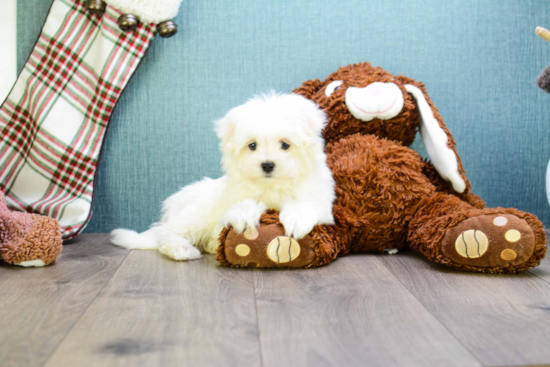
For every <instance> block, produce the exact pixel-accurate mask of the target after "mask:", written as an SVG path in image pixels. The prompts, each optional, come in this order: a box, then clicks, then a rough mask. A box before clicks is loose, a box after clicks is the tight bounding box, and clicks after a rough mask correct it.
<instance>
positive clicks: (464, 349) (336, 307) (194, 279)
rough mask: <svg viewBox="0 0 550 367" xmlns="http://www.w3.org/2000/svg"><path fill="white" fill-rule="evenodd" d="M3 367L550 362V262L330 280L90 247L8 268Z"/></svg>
mask: <svg viewBox="0 0 550 367" xmlns="http://www.w3.org/2000/svg"><path fill="white" fill-rule="evenodd" d="M0 292H1V293H0V366H10V367H11V366H44V365H45V366H49V367H54V366H55V367H58V366H61V367H63V366H71V367H73V366H140V367H142V366H143V367H147V366H173V365H177V366H180V365H190V366H243V365H244V366H260V365H261V366H268V367H269V366H279V365H281V366H346V367H347V366H354V365H359V366H480V365H484V366H517V365H545V364H546V365H548V364H550V348H549V347H548V346H549V345H550V260H549V259H545V260H543V262H542V264H541V266H540V267H538V268H536V269H532V270H530V271H528V272H525V273H523V274H519V275H488V274H472V273H461V272H458V271H453V270H450V269H447V268H444V267H441V266H438V265H435V264H432V263H430V262H428V261H427V260H425V259H424V258H423V257H422V256H420V255H418V254H415V253H412V252H402V253H399V254H397V255H374V254H355V255H351V256H346V257H342V258H340V259H338V260H337V261H335V262H334V263H332V264H330V265H328V266H325V267H321V268H318V269H308V270H272V271H269V270H254V271H251V270H245V269H230V268H224V267H221V266H219V265H218V264H217V263H216V261H215V259H214V257H213V256H212V255H206V256H203V258H202V259H200V260H198V261H191V262H175V261H171V260H169V259H167V258H165V257H163V256H162V255H160V254H159V253H158V252H155V251H131V252H129V251H127V250H123V249H120V248H117V247H115V246H113V245H111V244H110V243H109V242H108V236H107V235H104V234H88V235H81V236H79V237H78V238H77V239H76V240H74V241H72V244H70V245H66V246H65V247H64V249H63V253H62V255H61V256H60V258H59V261H58V263H57V264H55V265H53V266H49V267H46V268H40V269H21V268H17V267H12V266H8V265H5V264H3V265H2V264H0Z"/></svg>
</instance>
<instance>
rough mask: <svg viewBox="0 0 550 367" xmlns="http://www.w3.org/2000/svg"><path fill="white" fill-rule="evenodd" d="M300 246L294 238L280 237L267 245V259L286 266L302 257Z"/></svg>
mask: <svg viewBox="0 0 550 367" xmlns="http://www.w3.org/2000/svg"><path fill="white" fill-rule="evenodd" d="M300 250H301V248H300V244H299V243H298V241H296V240H295V239H294V238H292V237H285V236H279V237H276V238H275V239H273V240H272V241H271V242H270V243H269V245H267V257H269V258H270V259H271V261H273V262H274V263H277V264H284V263H289V262H291V261H293V260H296V259H297V258H298V256H300Z"/></svg>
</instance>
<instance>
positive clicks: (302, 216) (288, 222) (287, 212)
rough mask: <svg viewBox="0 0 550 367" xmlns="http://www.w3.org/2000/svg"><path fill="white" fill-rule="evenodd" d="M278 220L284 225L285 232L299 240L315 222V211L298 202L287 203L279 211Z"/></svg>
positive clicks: (309, 230)
mask: <svg viewBox="0 0 550 367" xmlns="http://www.w3.org/2000/svg"><path fill="white" fill-rule="evenodd" d="M279 220H280V221H281V223H282V224H283V226H284V227H285V234H286V235H287V236H290V237H293V238H295V239H297V240H299V239H302V238H304V237H305V236H306V235H307V234H308V233H309V232H311V230H312V229H313V227H314V226H315V225H316V224H317V213H315V212H313V211H312V210H311V209H310V208H308V207H305V206H301V205H299V204H288V205H286V206H285V207H284V208H283V210H282V211H281V214H280V215H279Z"/></svg>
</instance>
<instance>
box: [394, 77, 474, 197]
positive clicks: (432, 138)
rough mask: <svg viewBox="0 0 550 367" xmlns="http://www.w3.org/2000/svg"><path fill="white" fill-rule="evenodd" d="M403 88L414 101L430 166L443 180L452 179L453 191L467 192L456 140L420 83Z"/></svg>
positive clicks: (466, 182) (467, 184) (468, 187)
mask: <svg viewBox="0 0 550 367" xmlns="http://www.w3.org/2000/svg"><path fill="white" fill-rule="evenodd" d="M415 84H416V83H415ZM405 89H406V90H407V92H409V93H410V94H411V95H412V96H413V98H414V99H415V101H416V106H417V108H418V110H419V112H420V126H419V128H420V135H421V136H422V141H423V142H424V145H425V146H426V151H427V152H428V156H429V157H430V161H431V162H432V164H433V166H434V167H435V169H436V170H437V172H438V173H439V175H440V176H441V177H442V178H443V179H445V180H446V181H450V182H451V185H452V186H453V189H454V191H456V192H457V193H460V194H462V193H464V192H465V191H470V189H471V186H470V183H469V182H468V178H467V177H466V171H465V170H464V167H463V166H462V162H461V160H460V156H459V155H458V152H457V150H456V143H455V140H454V138H453V136H452V135H451V132H450V131H449V129H447V126H445V123H444V122H443V119H442V118H441V115H440V114H439V112H438V111H437V108H435V106H434V105H433V103H432V101H431V100H430V99H429V97H428V96H427V94H426V92H425V90H424V88H423V86H422V85H421V84H420V83H418V84H417V85H413V84H406V85H405Z"/></svg>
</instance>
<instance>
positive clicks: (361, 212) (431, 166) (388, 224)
mask: <svg viewBox="0 0 550 367" xmlns="http://www.w3.org/2000/svg"><path fill="white" fill-rule="evenodd" d="M294 92H295V93H298V94H301V95H303V96H305V97H306V98H309V99H311V100H313V101H314V102H316V103H317V104H318V105H319V106H320V108H322V109H324V110H325V112H326V113H327V115H328V124H327V127H326V128H325V131H324V133H323V135H324V138H325V140H326V154H327V158H328V164H329V167H330V168H331V170H332V173H333V176H334V179H335V181H336V196H337V197H336V201H335V202H334V209H333V213H334V218H335V224H334V225H331V226H328V225H322V226H316V227H315V228H314V229H313V231H312V232H311V233H310V234H309V235H308V236H306V237H305V238H303V239H301V240H300V241H295V240H294V239H292V238H289V237H285V236H284V229H283V227H282V226H281V224H280V223H279V221H278V214H277V213H275V212H273V211H271V212H268V213H266V214H264V215H263V216H262V219H261V224H260V228H259V231H258V233H259V235H258V236H257V238H246V237H245V235H244V234H237V233H235V232H234V231H232V230H231V229H224V230H223V231H222V233H221V235H220V246H219V248H218V254H217V259H218V261H220V263H222V264H223V265H227V266H241V267H260V268H273V267H285V268H310V267H315V266H320V265H324V264H327V263H329V262H331V261H333V260H334V259H335V258H336V257H337V256H339V255H342V254H346V253H349V252H377V251H378V252H380V251H384V250H387V249H403V248H410V249H413V250H416V251H419V252H421V253H422V254H423V255H424V256H426V257H427V258H428V259H429V260H432V261H435V262H437V263H440V264H443V265H446V266H449V267H452V268H456V269H460V270H465V271H475V272H486V273H517V272H521V271H525V270H527V269H530V268H532V267H534V266H537V265H538V264H539V263H540V261H541V259H542V258H543V257H544V255H545V253H546V238H545V234H544V227H543V225H542V223H541V222H540V221H539V220H538V219H537V217H536V216H535V215H533V214H529V213H525V212H522V211H520V210H517V209H503V208H495V209H490V208H485V203H484V202H483V200H481V199H480V198H479V197H478V196H476V195H474V194H473V193H472V192H471V185H470V182H469V181H468V178H467V177H466V174H465V170H464V167H463V166H462V163H461V160H460V156H459V155H458V152H457V150H456V147H455V140H454V139H453V136H452V135H451V133H450V132H449V130H448V129H447V127H446V126H445V124H444V123H443V119H442V118H441V116H440V114H439V112H438V110H437V109H436V108H435V106H434V105H433V103H432V101H431V100H430V98H429V97H428V95H427V93H426V90H425V88H424V86H423V85H422V83H419V82H417V81H415V80H414V79H410V78H407V77H405V76H394V75H392V74H390V73H388V72H387V71H385V70H383V69H382V68H380V67H372V66H371V65H370V64H368V63H362V64H356V65H350V66H346V67H343V68H340V69H339V70H337V71H336V72H334V73H333V74H331V75H330V76H329V77H328V78H327V79H325V80H324V81H321V80H319V79H316V80H308V81H306V82H304V83H303V84H302V86H300V87H299V88H297V89H296V90H295V91H294ZM418 130H420V133H421V136H422V141H423V142H424V145H425V146H426V151H427V152H428V155H429V157H430V160H429V161H423V160H422V158H421V157H420V156H419V155H418V154H417V153H416V152H415V151H413V150H412V149H410V148H409V147H408V146H409V145H410V144H411V143H412V142H413V140H414V137H415V134H416V132H417V131H418ZM249 237H250V236H249Z"/></svg>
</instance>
